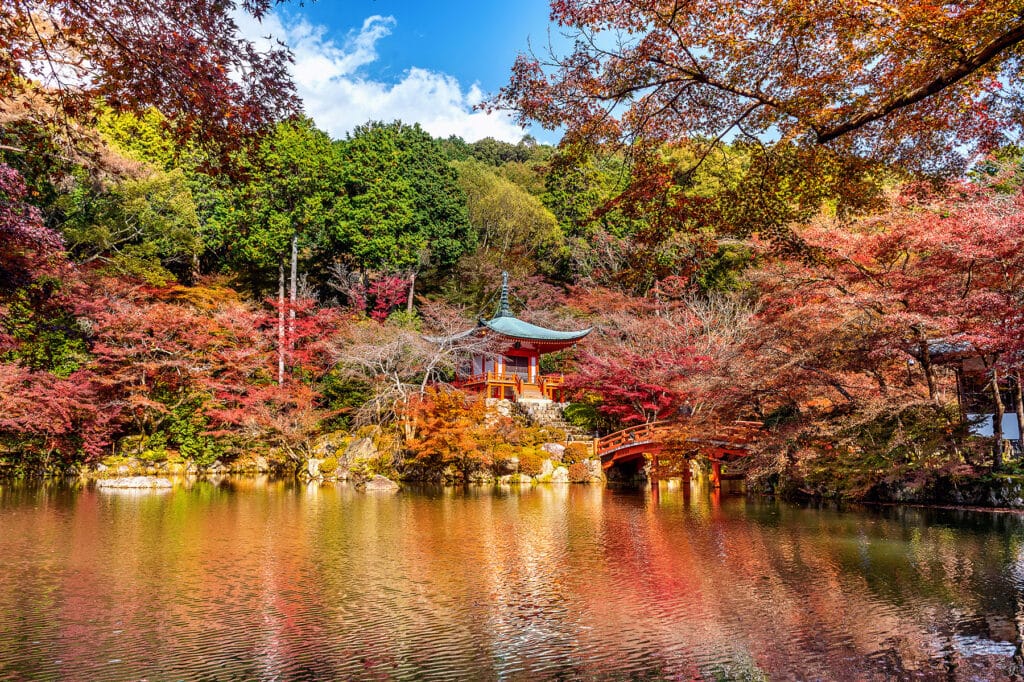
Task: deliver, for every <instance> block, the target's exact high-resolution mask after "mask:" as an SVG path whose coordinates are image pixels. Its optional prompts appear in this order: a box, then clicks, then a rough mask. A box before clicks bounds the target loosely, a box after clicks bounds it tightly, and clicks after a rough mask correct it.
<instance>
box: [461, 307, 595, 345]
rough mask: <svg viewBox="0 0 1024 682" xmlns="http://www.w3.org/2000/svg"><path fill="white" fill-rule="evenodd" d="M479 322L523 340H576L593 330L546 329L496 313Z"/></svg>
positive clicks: (590, 328)
mask: <svg viewBox="0 0 1024 682" xmlns="http://www.w3.org/2000/svg"><path fill="white" fill-rule="evenodd" d="M480 324H482V325H483V326H485V327H487V328H488V329H490V330H491V331H493V332H495V333H497V334H501V335H502V336H511V337H513V338H516V339H523V340H524V341H554V342H560V341H561V342H565V341H577V340H579V339H582V338H583V337H584V336H586V335H587V334H589V333H590V332H591V331H592V330H593V327H589V328H587V329H583V330H581V331H577V332H564V331H558V330H555V329H547V328H545V327H538V326H537V325H535V324H530V323H529V322H523V321H522V320H520V319H519V318H517V317H512V316H511V315H507V314H506V315H498V316H496V317H494V318H492V319H490V320H480Z"/></svg>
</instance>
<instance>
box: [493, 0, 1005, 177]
mask: <svg viewBox="0 0 1024 682" xmlns="http://www.w3.org/2000/svg"><path fill="white" fill-rule="evenodd" d="M551 16H552V20H553V21H554V22H556V23H557V25H558V27H559V29H560V31H561V32H562V33H563V35H564V36H565V37H566V38H567V39H568V40H569V41H570V44H571V45H572V47H571V49H568V50H563V51H562V53H561V54H559V51H558V49H557V48H554V49H549V50H548V51H547V52H548V54H547V55H546V56H539V55H538V54H530V55H521V56H520V57H519V58H518V60H517V61H516V64H515V66H514V69H513V75H512V79H511V81H510V83H509V84H508V85H507V86H506V87H505V88H503V89H502V90H501V92H500V93H499V94H498V95H497V96H496V97H494V98H493V99H492V100H491V101H490V102H489V106H490V107H492V108H509V109H513V110H515V111H516V112H517V113H518V115H519V119H520V121H521V122H524V123H525V122H528V121H536V122H539V123H541V124H542V125H543V126H545V127H547V128H551V129H555V128H558V127H563V126H564V128H565V130H566V131H567V141H569V142H577V141H585V142H590V143H594V142H596V143H603V142H609V141H614V142H616V143H619V142H626V143H630V144H633V145H636V144H637V143H654V144H656V143H659V142H662V141H665V140H678V139H687V138H688V139H706V140H721V139H726V140H728V139H732V138H733V137H748V138H755V139H758V140H760V141H762V142H772V141H775V140H782V141H793V142H799V143H806V144H813V145H829V146H831V147H833V148H836V149H839V150H845V151H853V152H855V153H857V154H858V155H861V156H866V157H872V158H875V159H877V160H883V161H889V162H896V163H901V164H902V165H904V166H906V167H908V168H913V169H921V170H939V169H949V168H958V167H960V165H961V164H962V162H963V160H962V158H961V157H962V156H963V155H964V153H970V152H972V151H974V150H975V149H987V148H991V147H993V146H995V145H998V144H1001V143H1003V142H1005V141H1006V137H1007V136H1013V135H1016V134H1017V133H1018V132H1019V123H1020V120H1021V114H1022V112H1024V99H1022V98H1021V95H1022V92H1021V89H1020V83H1021V78H1020V76H1021V68H1022V60H1021V57H1022V54H1024V51H1022V47H1021V40H1022V39H1024V0H970V1H967V2H946V3H930V2H924V1H922V0H843V1H842V2H837V1H835V0H554V2H553V3H552V13H551Z"/></svg>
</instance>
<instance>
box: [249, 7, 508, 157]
mask: <svg viewBox="0 0 1024 682" xmlns="http://www.w3.org/2000/svg"><path fill="white" fill-rule="evenodd" d="M236 19H237V21H238V24H239V27H240V28H241V30H242V34H243V35H245V36H247V37H248V38H249V39H251V40H254V41H255V42H257V44H264V45H265V44H267V41H268V37H267V36H268V34H269V36H272V37H273V38H275V39H277V40H280V41H281V42H283V43H285V44H286V45H288V47H289V48H291V50H292V52H293V53H294V55H295V64H294V65H293V66H292V77H293V78H294V79H295V84H296V87H297V89H298V93H299V96H300V97H302V100H303V102H304V103H305V108H306V113H307V114H309V115H310V116H311V117H312V118H313V120H314V121H316V123H317V125H318V126H320V127H321V128H323V129H325V130H327V131H328V132H329V133H330V134H331V135H333V136H335V137H341V136H343V135H344V134H345V133H347V132H349V131H351V130H352V129H353V128H355V127H356V126H357V125H360V124H362V123H366V122H367V121H370V120H376V121H385V122H390V121H393V120H395V119H399V120H401V121H404V122H405V123H419V124H420V125H421V126H423V128H424V130H426V131H427V132H429V133H430V134H431V135H434V136H435V137H447V136H449V135H458V136H460V137H462V138H463V139H465V140H467V141H469V142H473V141H475V140H479V139H481V138H484V137H494V138H497V139H499V140H506V141H508V142H518V141H519V140H520V139H521V138H522V136H523V134H524V131H523V129H522V128H520V127H519V126H517V125H516V124H515V123H513V122H512V119H511V117H510V116H508V115H507V114H501V113H495V114H486V113H484V112H482V111H473V105H475V104H477V103H478V102H479V101H480V100H482V99H483V97H484V93H483V92H482V91H481V90H480V87H479V86H478V85H477V84H475V83H474V84H473V85H470V86H469V87H468V88H465V89H464V88H463V86H462V85H461V84H460V83H459V81H458V80H457V79H456V78H454V77H452V76H450V75H448V74H445V73H439V72H436V71H430V70H429V69H423V68H420V67H416V66H413V67H411V68H410V69H408V70H407V71H405V72H404V73H403V74H402V77H401V79H400V80H398V82H395V83H385V82H383V81H378V80H372V79H370V78H367V77H365V75H364V74H362V73H360V71H361V68H362V67H364V66H367V65H369V64H372V63H373V62H375V61H377V59H378V54H377V42H378V41H379V40H381V39H383V38H386V37H387V36H388V35H390V34H391V29H392V27H393V26H394V25H395V19H394V18H393V17H382V16H379V15H374V16H371V17H368V18H367V19H366V20H365V21H363V25H362V27H360V28H359V30H353V31H351V32H350V33H349V34H348V35H347V36H346V37H345V40H344V41H343V43H342V44H339V43H338V42H336V41H335V40H334V39H333V38H331V37H330V35H328V32H327V28H326V27H324V26H315V25H312V24H310V23H309V22H308V21H306V20H305V19H298V20H294V21H293V20H291V19H289V18H285V17H282V16H281V15H280V14H277V13H272V14H269V15H267V16H265V17H264V18H263V21H262V23H259V22H256V21H255V20H254V19H253V18H252V17H250V16H248V15H243V14H240V15H239V16H238V17H236Z"/></svg>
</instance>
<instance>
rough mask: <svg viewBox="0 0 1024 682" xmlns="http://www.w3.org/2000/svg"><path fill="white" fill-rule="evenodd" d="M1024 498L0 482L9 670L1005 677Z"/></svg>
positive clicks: (132, 674) (1022, 619)
mask: <svg viewBox="0 0 1024 682" xmlns="http://www.w3.org/2000/svg"><path fill="white" fill-rule="evenodd" d="M1022 625H1024V517H1022V516H1020V515H1017V514H1010V513H1002V514H1001V513H987V512H968V511H948V510H933V509H915V508H898V507H883V508H860V509H856V510H837V509H834V508H815V507H807V506H797V505H792V504H786V503H780V502H776V501H772V500H765V499H757V498H746V497H743V496H737V495H727V494H717V493H710V492H709V491H708V490H707V489H706V488H703V487H701V486H699V485H697V484H696V483H695V485H694V487H693V489H692V491H687V492H685V493H684V492H683V491H682V490H680V489H679V487H678V486H669V485H666V484H664V483H663V484H662V487H661V488H660V490H659V491H658V494H653V493H652V491H650V490H643V491H616V490H611V489H606V488H602V487H596V486H594V487H591V486H581V485H573V486H568V485H562V486H538V487H533V488H525V489H523V490H519V489H517V488H512V489H496V490H492V489H470V490H468V491H464V490H461V489H442V488H425V489H418V490H408V489H407V490H404V491H403V492H401V493H399V494H397V495H382V494H364V493H360V492H357V491H355V490H354V489H352V488H351V487H348V486H346V485H338V486H324V487H320V486H308V487H307V486H305V485H301V484H297V483H294V482H286V481H272V480H266V479H240V480H233V481H225V482H221V483H220V484H217V485H215V484H213V483H210V482H195V483H192V484H184V483H182V484H180V485H179V486H178V487H176V488H175V489H174V490H171V491H168V492H147V493H134V494H133V493H125V492H108V491H100V490H96V489H94V488H90V487H86V486H58V485H50V486H43V485H35V486H32V485H2V486H0V679H15V680H22V679H55V678H64V679H88V680H104V679H111V680H127V679H143V678H145V679H151V680H164V679H204V680H222V679H223V680H230V679H238V680H242V679H494V678H498V679H510V680H514V679H531V680H532V679H550V678H558V679H581V678H582V679H623V678H628V679H685V680H689V679H829V680H832V679H837V680H846V679H849V680H865V679H892V678H900V679H934V678H942V679H1000V678H1005V677H1008V676H1010V675H1012V674H1014V672H1015V671H1016V670H1017V666H1019V664H1020V658H1019V656H1020V638H1021V628H1022Z"/></svg>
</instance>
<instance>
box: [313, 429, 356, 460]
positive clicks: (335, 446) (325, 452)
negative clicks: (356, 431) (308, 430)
mask: <svg viewBox="0 0 1024 682" xmlns="http://www.w3.org/2000/svg"><path fill="white" fill-rule="evenodd" d="M351 443H352V437H351V436H350V435H349V434H348V433H346V432H345V431H334V432H331V433H325V434H324V435H322V436H320V437H318V438H317V439H316V440H314V441H313V442H312V443H311V444H310V446H309V453H310V455H311V456H313V457H315V458H317V459H327V458H328V457H331V456H334V457H339V458H340V455H341V453H343V452H345V451H346V449H347V448H348V447H349V445H350V444H351Z"/></svg>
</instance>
